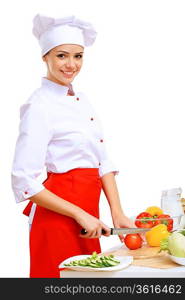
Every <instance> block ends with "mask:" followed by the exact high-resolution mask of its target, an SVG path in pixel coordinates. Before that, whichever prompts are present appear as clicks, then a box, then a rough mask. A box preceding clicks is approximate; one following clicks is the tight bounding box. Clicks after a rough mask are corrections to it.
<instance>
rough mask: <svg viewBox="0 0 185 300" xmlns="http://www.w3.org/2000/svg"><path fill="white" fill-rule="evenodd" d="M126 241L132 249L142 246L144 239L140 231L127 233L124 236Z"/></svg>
mask: <svg viewBox="0 0 185 300" xmlns="http://www.w3.org/2000/svg"><path fill="white" fill-rule="evenodd" d="M124 243H125V245H126V246H127V248H129V249H130V250H135V249H138V248H141V247H142V244H143V240H142V238H141V236H140V235H139V234H138V233H136V234H127V235H126V236H125V238H124Z"/></svg>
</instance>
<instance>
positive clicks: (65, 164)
mask: <svg viewBox="0 0 185 300" xmlns="http://www.w3.org/2000/svg"><path fill="white" fill-rule="evenodd" d="M70 88H71V89H72V85H71V86H70ZM67 92H68V87H67V86H63V85H60V84H58V83H55V82H53V81H50V80H48V79H46V78H45V77H43V78H42V85H41V87H40V88H37V89H36V90H35V91H34V92H33V93H32V95H31V96H30V97H29V99H28V100H27V102H26V103H25V104H23V105H22V106H21V108H20V118H21V121H20V126H19V131H20V132H19V136H18V139H17V143H16V148H15V155H14V161H13V166H12V188H13V191H14V194H15V199H16V202H21V201H24V200H26V199H29V197H31V196H33V195H35V194H37V193H38V192H40V191H42V190H43V189H44V186H43V184H42V183H40V182H39V181H38V179H37V177H38V176H39V175H40V174H41V172H42V171H43V169H44V167H45V166H46V170H47V171H49V172H53V173H64V172H67V171H69V170H71V169H74V168H99V174H100V176H101V177H102V176H103V175H104V174H106V173H109V172H114V174H118V173H119V171H118V170H117V168H116V167H115V166H114V165H113V163H112V162H111V161H110V160H109V159H108V156H107V152H106V149H105V142H104V140H103V131H102V126H101V124H100V121H99V119H98V116H97V114H96V113H95V111H94V109H93V107H92V105H91V103H90V101H89V100H88V98H87V97H86V95H84V94H83V93H81V92H78V93H75V94H74V96H67ZM78 99H79V100H78ZM92 118H93V120H92ZM99 163H100V164H101V165H99Z"/></svg>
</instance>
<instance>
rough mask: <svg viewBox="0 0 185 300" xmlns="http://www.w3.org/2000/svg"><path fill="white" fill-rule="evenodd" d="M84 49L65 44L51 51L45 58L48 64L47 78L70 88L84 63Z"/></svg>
mask: <svg viewBox="0 0 185 300" xmlns="http://www.w3.org/2000/svg"><path fill="white" fill-rule="evenodd" d="M83 53H84V47H82V46H80V45H74V44H63V45H60V46H57V47H55V48H53V49H51V50H50V51H49V52H48V53H47V54H46V55H44V56H43V58H42V59H43V61H45V62H46V64H47V69H48V71H47V78H48V79H49V80H52V81H54V82H56V83H59V84H62V85H66V86H68V85H69V84H70V83H71V82H72V81H73V79H74V78H75V77H76V75H77V74H78V73H79V72H80V69H81V67H82V63H83Z"/></svg>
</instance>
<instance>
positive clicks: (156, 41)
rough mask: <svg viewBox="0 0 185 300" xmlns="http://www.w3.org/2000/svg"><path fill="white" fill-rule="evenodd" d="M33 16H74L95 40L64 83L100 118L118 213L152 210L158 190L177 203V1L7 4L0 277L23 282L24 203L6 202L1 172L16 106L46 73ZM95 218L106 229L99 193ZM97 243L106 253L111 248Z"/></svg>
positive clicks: (181, 173)
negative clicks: (172, 192) (173, 193)
mask: <svg viewBox="0 0 185 300" xmlns="http://www.w3.org/2000/svg"><path fill="white" fill-rule="evenodd" d="M37 13H41V14H45V15H50V16H55V17H63V16H68V15H76V16H78V17H79V18H82V19H84V20H86V21H89V22H92V23H93V24H94V26H95V28H96V30H97V31H98V36H97V39H96V43H95V44H94V45H93V47H89V48H86V49H85V50H86V51H85V56H84V65H83V68H82V71H81V73H80V74H79V76H78V78H76V79H75V81H74V82H73V84H74V88H76V89H78V90H82V91H83V92H85V93H87V95H88V96H89V97H90V100H91V101H92V103H93V105H94V107H95V109H96V111H97V113H98V114H99V116H100V117H101V121H102V123H103V128H104V135H105V141H106V144H107V150H108V152H109V156H110V158H111V159H112V161H113V162H114V163H115V164H116V165H117V167H118V169H119V171H120V173H119V175H118V176H117V177H116V180H117V184H118V188H119V193H120V198H121V202H122V206H123V208H124V211H125V213H126V214H127V215H128V216H132V215H136V214H138V213H140V212H141V211H142V210H145V209H146V207H147V206H150V205H160V196H161V191H162V190H163V189H168V188H173V187H181V188H182V190H183V192H184V194H183V196H184V195H185V159H184V158H185V137H184V122H185V120H184V116H185V112H184V99H185V89H184V81H185V18H184V15H185V2H184V1H180V0H173V1H170V0H154V1H152V0H145V1H144V0H128V1H124V0H115V1H108V0H101V1H99V0H93V1H90V0H88V1H86V0H78V1H76V0H68V1H63V0H52V1H48V0H43V1H41V0H32V1H30V2H29V1H23V0H17V1H6V2H4V3H3V5H2V4H1V7H0V14H1V16H0V30H1V33H0V39H1V47H0V58H1V61H0V67H1V68H0V76H1V100H0V101H1V109H0V129H1V147H0V152H1V153H0V154H1V156H0V157H1V162H0V166H1V173H0V191H1V194H0V195H1V196H0V201H1V209H0V223H1V224H0V228H1V231H0V277H28V276H29V244H28V243H29V240H28V224H27V218H26V217H25V216H24V215H22V210H23V208H24V207H25V205H26V203H27V202H24V203H20V204H16V203H15V200H14V197H13V193H12V190H11V184H10V171H11V164H12V159H13V154H14V147H15V142H16V138H17V134H18V124H19V107H20V105H22V104H23V103H24V102H25V101H26V100H27V97H29V95H30V94H31V93H32V92H33V90H34V89H35V88H37V87H38V86H39V85H40V81H41V76H44V75H45V74H46V69H45V65H44V63H43V62H42V60H41V55H40V48H39V45H38V42H37V40H36V39H35V37H34V36H33V35H32V32H31V31H32V19H33V17H34V15H35V14H37ZM101 219H102V220H103V221H104V222H105V223H106V224H107V225H109V226H111V225H112V222H111V215H110V211H109V208H108V204H107V202H106V199H105V197H104V195H103V193H102V196H101ZM101 243H102V249H103V250H105V249H107V248H110V247H112V246H113V245H114V244H115V245H116V244H118V243H119V240H118V238H117V237H115V236H114V237H110V238H105V237H103V238H102V239H101Z"/></svg>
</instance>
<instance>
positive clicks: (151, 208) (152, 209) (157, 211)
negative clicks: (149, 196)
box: [146, 206, 163, 218]
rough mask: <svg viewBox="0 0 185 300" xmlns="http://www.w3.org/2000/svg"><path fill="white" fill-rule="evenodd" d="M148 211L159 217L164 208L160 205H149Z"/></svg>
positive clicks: (154, 216)
mask: <svg viewBox="0 0 185 300" xmlns="http://www.w3.org/2000/svg"><path fill="white" fill-rule="evenodd" d="M146 212H147V213H149V214H150V215H151V216H152V217H153V218H158V216H160V215H162V214H163V210H162V209H161V208H160V207H158V206H149V207H148V208H147V209H146Z"/></svg>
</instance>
